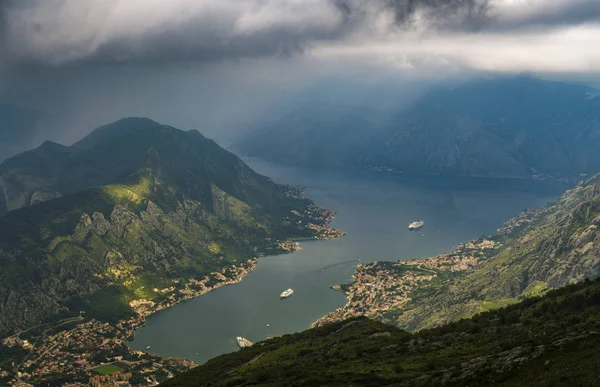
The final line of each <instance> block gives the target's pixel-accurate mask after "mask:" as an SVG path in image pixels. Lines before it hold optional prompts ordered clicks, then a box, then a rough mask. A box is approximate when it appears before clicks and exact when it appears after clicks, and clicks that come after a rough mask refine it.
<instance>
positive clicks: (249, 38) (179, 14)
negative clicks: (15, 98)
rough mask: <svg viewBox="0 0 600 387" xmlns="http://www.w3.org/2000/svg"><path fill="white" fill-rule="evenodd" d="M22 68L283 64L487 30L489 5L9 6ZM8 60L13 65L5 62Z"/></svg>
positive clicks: (121, 1)
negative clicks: (437, 33) (391, 40)
mask: <svg viewBox="0 0 600 387" xmlns="http://www.w3.org/2000/svg"><path fill="white" fill-rule="evenodd" d="M4 3H5V7H4V8H5V9H4V14H5V23H4V26H3V30H2V35H3V38H4V40H5V43H6V46H7V48H8V49H9V52H10V54H11V56H12V57H13V58H14V59H17V60H20V61H30V62H39V63H45V64H53V65H56V64H63V63H69V62H78V61H91V62H116V63H128V62H134V63H147V62H173V61H206V60H214V59H222V58H240V57H265V56H268V57H273V56H283V57H287V56H290V55H294V54H299V53H302V52H303V51H304V50H305V48H306V47H307V46H308V45H310V44H312V43H315V42H317V43H318V42H320V41H336V40H343V39H346V38H347V37H348V36H353V35H356V34H363V33H366V34H367V35H370V34H373V33H375V34H377V33H388V32H389V30H390V29H393V28H395V27H398V26H399V27H401V28H411V26H413V25H414V24H418V23H423V22H426V23H427V24H428V25H429V27H430V28H435V27H439V26H445V27H449V26H451V27H452V28H458V29H461V28H464V27H465V26H471V25H473V24H481V23H482V21H483V20H484V19H485V16H486V14H487V11H488V8H489V4H488V1H487V0H375V1H363V0H271V1H268V0H201V1H197V0H155V1H152V2H148V1H144V0H101V1H97V0H89V1H73V0H4ZM4 59H5V60H6V59H8V56H7V55H4Z"/></svg>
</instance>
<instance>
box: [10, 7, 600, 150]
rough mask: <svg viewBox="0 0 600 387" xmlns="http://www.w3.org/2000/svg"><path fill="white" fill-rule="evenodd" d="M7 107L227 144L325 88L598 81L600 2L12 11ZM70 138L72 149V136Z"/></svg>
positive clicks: (68, 130) (77, 126) (72, 128)
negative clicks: (260, 117)
mask: <svg viewBox="0 0 600 387" xmlns="http://www.w3.org/2000/svg"><path fill="white" fill-rule="evenodd" d="M0 4H2V8H0V101H12V102H16V103H19V104H26V105H30V106H31V107H35V108H39V109H42V110H51V111H53V113H56V114H59V115H62V116H67V115H68V116H69V117H70V120H69V123H68V124H65V127H64V128H63V130H62V132H61V133H62V136H63V139H66V140H72V139H73V138H71V137H77V136H78V134H77V133H79V132H80V131H81V130H83V131H86V130H88V131H89V129H91V127H92V126H93V125H96V124H100V123H103V122H106V121H107V120H111V119H116V118H119V117H121V116H123V115H147V116H151V117H154V118H157V119H161V120H169V121H170V122H169V123H172V124H175V125H181V126H186V127H198V126H202V127H199V129H201V130H203V129H204V130H203V131H205V132H208V134H209V135H215V136H217V137H218V133H219V131H220V130H221V131H226V129H225V127H227V126H228V125H229V126H231V125H233V124H234V123H235V124H237V125H239V124H240V122H243V121H244V120H250V119H251V118H252V117H253V115H256V114H259V112H262V111H265V109H267V110H268V107H269V106H273V104H274V103H276V102H277V101H280V99H281V94H282V93H283V94H290V95H291V94H293V93H294V92H296V91H297V90H299V89H301V88H302V87H304V86H306V85H312V84H315V82H317V83H318V82H323V80H324V79H331V78H335V79H336V80H339V79H346V80H348V82H359V81H361V82H366V83H371V84H377V83H378V82H379V83H381V84H385V85H388V86H389V84H390V83H389V79H394V80H395V81H397V82H398V83H399V84H401V83H403V82H404V83H405V82H409V81H412V82H416V81H418V82H425V83H426V84H429V83H428V82H436V81H440V80H446V79H453V78H460V77H468V76H470V75H473V74H504V73H522V72H530V73H534V74H538V75H540V76H545V77H553V78H561V79H567V80H569V79H572V80H578V81H587V80H594V79H597V77H598V74H597V73H598V72H600V50H598V49H597V47H600V1H598V0H370V1H366V0H152V1H150V0H0ZM70 136H71V137H70Z"/></svg>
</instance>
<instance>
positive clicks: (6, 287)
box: [0, 119, 332, 332]
mask: <svg viewBox="0 0 600 387" xmlns="http://www.w3.org/2000/svg"><path fill="white" fill-rule="evenodd" d="M140 122H141V125H139V124H140ZM129 123H133V124H134V125H133V126H134V127H131V128H128V126H127V125H128V124H129ZM148 124H149V125H150V126H147V125H148ZM123 127H124V128H125V129H126V130H124V131H123V132H122V133H120V134H117V133H115V131H114V130H115V128H117V129H118V130H117V132H120V131H121V129H119V128H123ZM90 136H91V137H88V140H86V141H84V142H83V143H79V145H75V146H72V147H64V146H60V145H58V144H55V143H51V142H47V143H44V144H43V145H42V146H40V147H38V148H36V149H34V150H32V151H28V152H25V153H23V154H20V155H17V156H15V157H12V158H10V159H8V160H6V161H5V162H4V163H2V164H0V192H1V195H0V199H1V200H0V205H2V206H3V209H4V210H3V211H2V212H4V214H3V216H1V217H0V230H2V232H0V264H1V266H2V267H3V271H2V273H0V331H4V332H9V331H13V330H15V329H17V328H21V327H24V326H28V325H33V324H35V323H38V322H40V321H42V320H44V319H46V318H49V317H51V316H54V315H64V314H65V313H67V314H68V313H74V310H73V309H72V307H69V304H68V301H69V300H70V299H72V298H73V297H75V296H77V297H83V298H84V299H85V298H86V297H88V296H92V295H94V294H97V293H99V292H102V291H103V290H104V289H108V288H111V287H113V288H114V287H115V286H116V287H117V288H118V289H120V290H119V291H118V292H117V293H114V294H113V293H110V292H108V293H110V294H107V295H106V297H108V298H107V299H106V300H104V301H106V302H103V304H110V303H113V304H114V305H122V309H123V310H127V309H129V310H130V311H131V308H130V307H129V302H130V301H132V300H134V299H146V300H149V301H150V300H153V299H160V298H161V297H162V296H161V293H160V292H157V291H155V290H152V289H153V288H154V289H156V288H163V287H168V286H172V285H174V284H176V283H180V285H178V286H183V285H185V281H187V280H188V279H190V278H194V277H202V276H204V275H206V274H209V273H211V272H213V271H216V270H220V269H222V268H225V267H229V266H232V265H237V264H239V263H241V262H244V261H246V260H247V259H250V258H252V257H256V256H258V255H261V254H265V253H269V252H273V251H284V250H282V247H281V246H280V244H281V243H282V242H285V241H288V240H290V239H296V238H318V237H321V236H323V235H324V234H323V233H324V232H325V233H327V232H328V231H327V230H328V226H327V223H328V222H329V220H330V219H331V216H332V215H331V213H329V212H327V211H325V210H323V209H320V208H318V207H317V206H315V205H314V203H313V202H312V201H310V200H309V199H307V198H305V197H304V194H303V192H302V190H300V189H298V188H295V187H290V186H282V185H278V184H276V183H275V182H273V181H272V180H271V179H269V178H267V177H264V176H262V175H259V174H257V173H256V172H254V171H253V170H252V169H250V168H249V167H248V166H247V165H246V164H245V163H244V162H243V161H242V160H241V159H239V158H238V157H237V156H235V155H233V154H232V153H230V152H228V151H226V150H224V149H222V148H220V147H219V146H218V145H217V144H216V143H215V142H214V141H212V140H209V139H206V138H205V137H204V136H202V135H201V134H200V133H199V132H197V131H188V132H184V131H180V130H178V129H175V128H173V127H170V126H166V125H161V124H158V123H154V122H153V121H145V120H142V121H140V120H139V119H133V120H131V119H130V120H122V121H119V122H118V123H117V125H116V126H113V127H112V130H111V129H110V128H109V130H106V127H104V129H102V130H101V131H100V132H92V134H91V135H90ZM90 139H91V140H90ZM181 280H183V282H182V281H181ZM174 281H179V282H174ZM140 289H143V290H140ZM105 293H106V292H105ZM102 294H104V293H102ZM79 304H81V303H79ZM84 304H85V302H84ZM88 308H91V309H90V312H94V310H93V309H94V305H92V304H89V305H88ZM99 314H102V313H101V311H100V312H99Z"/></svg>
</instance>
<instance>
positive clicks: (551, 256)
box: [394, 175, 600, 330]
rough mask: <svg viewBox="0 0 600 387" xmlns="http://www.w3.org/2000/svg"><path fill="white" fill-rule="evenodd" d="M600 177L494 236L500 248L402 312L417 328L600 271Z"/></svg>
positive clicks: (408, 323) (405, 324)
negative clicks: (518, 225) (522, 223)
mask: <svg viewBox="0 0 600 387" xmlns="http://www.w3.org/2000/svg"><path fill="white" fill-rule="evenodd" d="M599 227H600V175H597V176H595V177H593V178H591V179H589V180H588V181H585V182H583V183H581V184H580V185H578V186H577V187H575V188H573V189H571V190H568V191H567V192H566V193H565V194H564V195H563V196H562V197H561V199H560V200H559V201H558V202H557V203H556V204H554V205H552V206H550V207H548V208H546V209H545V210H544V211H543V212H542V213H541V214H539V215H538V217H537V219H535V221H533V222H531V223H529V224H528V225H526V226H523V227H521V228H520V229H517V230H515V231H514V232H513V233H512V234H508V235H500V236H496V237H494V239H495V240H497V241H498V242H500V243H502V247H501V248H500V249H499V251H497V252H495V253H494V254H493V255H492V256H491V257H489V258H485V259H483V260H481V261H480V262H479V264H477V265H475V266H474V267H472V268H470V269H468V270H466V271H465V272H463V273H461V274H460V275H458V276H456V278H455V279H454V280H453V281H451V282H447V283H445V284H443V285H441V286H440V287H439V289H438V290H437V291H436V292H434V293H432V294H430V295H429V296H426V297H422V298H419V300H418V301H416V302H413V303H412V304H411V305H409V306H408V307H407V308H403V309H402V310H401V311H398V313H399V316H397V318H396V317H394V319H395V321H396V322H397V323H398V324H399V325H400V326H402V327H404V328H407V329H410V330H416V329H421V328H424V327H431V326H435V325H439V324H440V323H445V322H449V321H453V320H455V319H457V318H459V317H464V316H470V315H473V314H474V313H477V312H480V311H482V310H485V309H486V308H488V307H489V305H490V304H498V303H500V304H506V303H510V302H516V301H517V299H518V298H519V297H523V296H527V295H528V294H532V293H536V292H540V291H543V290H544V289H550V288H559V287H562V286H565V285H568V284H572V283H576V282H580V281H582V280H584V279H585V278H595V277H596V276H598V274H599V273H600V232H599V229H598V228H599Z"/></svg>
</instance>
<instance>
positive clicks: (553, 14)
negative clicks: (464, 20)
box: [489, 0, 600, 30]
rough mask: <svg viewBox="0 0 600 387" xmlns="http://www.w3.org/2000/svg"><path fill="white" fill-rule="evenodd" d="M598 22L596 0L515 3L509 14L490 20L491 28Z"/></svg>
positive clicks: (551, 26)
mask: <svg viewBox="0 0 600 387" xmlns="http://www.w3.org/2000/svg"><path fill="white" fill-rule="evenodd" d="M599 22H600V1H598V0H553V1H552V2H547V4H546V5H545V6H544V5H541V3H540V2H539V1H538V3H535V4H533V5H532V4H528V3H527V2H524V3H523V4H519V5H515V9H514V10H513V12H512V13H511V15H506V16H505V17H504V18H497V19H496V20H492V21H491V23H490V24H489V27H490V29H492V30H494V29H495V30H515V29H547V28H554V27H561V26H570V25H581V24H585V23H599Z"/></svg>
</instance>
